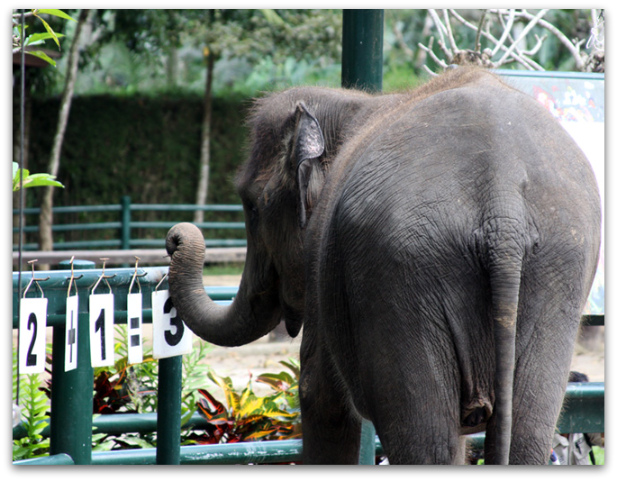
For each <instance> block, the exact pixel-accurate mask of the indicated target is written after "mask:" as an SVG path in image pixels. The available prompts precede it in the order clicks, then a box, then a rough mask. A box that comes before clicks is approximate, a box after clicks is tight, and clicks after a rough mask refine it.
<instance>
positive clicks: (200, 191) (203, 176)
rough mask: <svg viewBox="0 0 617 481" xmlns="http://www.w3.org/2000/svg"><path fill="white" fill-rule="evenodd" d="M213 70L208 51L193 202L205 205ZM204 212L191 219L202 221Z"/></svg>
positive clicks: (208, 168) (211, 57) (208, 171)
mask: <svg viewBox="0 0 617 481" xmlns="http://www.w3.org/2000/svg"><path fill="white" fill-rule="evenodd" d="M213 71H214V53H213V52H212V51H210V52H209V53H208V58H207V67H206V92H205V97H204V118H203V123H202V126H201V155H200V164H199V165H200V166H201V168H200V170H199V181H198V184H197V198H196V199H195V204H197V205H205V204H206V198H207V196H208V179H209V177H210V132H211V125H212V73H213ZM203 220H204V212H203V211H202V210H198V211H195V216H194V218H193V221H194V222H195V223H198V222H203Z"/></svg>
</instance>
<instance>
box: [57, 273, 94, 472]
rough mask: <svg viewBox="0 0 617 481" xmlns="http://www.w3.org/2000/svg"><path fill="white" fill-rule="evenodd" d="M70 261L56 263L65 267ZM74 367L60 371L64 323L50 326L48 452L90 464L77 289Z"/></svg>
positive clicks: (86, 345) (87, 366) (84, 315)
mask: <svg viewBox="0 0 617 481" xmlns="http://www.w3.org/2000/svg"><path fill="white" fill-rule="evenodd" d="M67 266H70V263H67V262H66V261H64V262H62V263H61V264H60V268H61V269H66V268H67ZM94 266H95V264H94V262H90V261H75V262H73V268H74V269H93V268H94ZM77 322H78V328H77V368H76V369H74V370H72V371H69V372H65V371H64V350H65V336H66V326H65V325H64V324H63V325H61V326H55V327H54V328H53V340H52V343H53V344H52V349H53V355H52V386H51V420H50V440H49V442H50V447H49V453H50V454H52V455H53V454H61V453H66V454H68V455H69V456H70V457H71V458H72V459H73V461H74V462H75V464H92V392H93V389H94V369H92V363H91V360H90V326H89V318H88V292H87V291H83V292H79V315H78V319H77Z"/></svg>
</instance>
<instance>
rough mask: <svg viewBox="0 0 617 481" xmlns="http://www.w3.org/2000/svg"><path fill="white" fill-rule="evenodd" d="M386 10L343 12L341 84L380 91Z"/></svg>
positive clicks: (365, 439) (365, 443)
mask: <svg viewBox="0 0 617 481" xmlns="http://www.w3.org/2000/svg"><path fill="white" fill-rule="evenodd" d="M383 24H384V11H383V10H343V58H342V64H343V65H342V72H341V84H342V86H343V87H344V88H357V89H362V90H365V91H367V92H380V91H381V87H382V79H383ZM359 464H375V427H374V426H373V424H372V423H371V422H369V421H366V420H363V421H362V438H361V443H360V457H359Z"/></svg>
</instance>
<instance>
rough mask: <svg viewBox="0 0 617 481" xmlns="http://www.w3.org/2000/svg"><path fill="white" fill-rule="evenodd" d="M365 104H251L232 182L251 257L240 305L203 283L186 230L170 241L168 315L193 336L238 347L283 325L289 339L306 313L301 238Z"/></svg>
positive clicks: (352, 100) (318, 92) (311, 92)
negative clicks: (241, 160)
mask: <svg viewBox="0 0 617 481" xmlns="http://www.w3.org/2000/svg"><path fill="white" fill-rule="evenodd" d="M367 98H370V97H368V96H367V95H366V94H363V93H360V92H352V91H349V92H346V93H342V92H341V91H338V90H330V89H319V88H297V89H290V90H287V91H285V92H281V93H278V94H272V95H270V96H267V97H265V98H262V99H259V100H257V101H256V102H255V105H254V108H253V110H252V111H251V114H250V117H249V126H250V128H251V146H250V155H249V158H248V159H247V161H246V162H245V164H244V165H243V166H242V168H241V169H240V171H239V173H238V176H237V178H236V188H237V191H238V193H239V195H240V197H241V199H242V204H243V208H244V215H245V225H246V238H247V254H246V262H245V267H244V272H243V274H242V280H241V282H240V287H239V290H238V294H237V297H236V298H235V299H234V301H233V302H232V303H231V304H230V305H229V306H219V305H217V304H215V303H214V302H213V301H212V300H211V299H210V298H209V297H208V296H207V295H206V293H205V291H204V288H203V281H202V272H203V264H204V260H205V244H204V239H203V237H202V235H201V232H200V231H199V229H198V228H197V227H196V226H194V225H192V224H187V223H182V224H178V225H176V226H174V227H173V228H172V229H171V230H170V231H169V233H168V234H167V240H166V247H167V252H168V253H169V254H170V255H171V265H170V268H169V289H170V295H171V298H172V300H173V303H174V306H175V307H176V309H177V310H178V314H179V315H180V317H181V318H182V319H183V320H184V322H185V323H186V324H187V326H188V327H189V328H190V329H191V330H192V331H193V332H194V333H195V334H196V335H198V336H199V337H201V338H203V339H205V340H207V341H208V342H212V343H214V344H217V345H222V346H238V345H243V344H246V343H249V342H252V341H253V340H255V339H258V338H259V337H261V336H263V335H265V334H267V333H268V332H269V331H270V330H272V329H273V328H274V327H275V326H276V325H277V324H278V323H279V322H280V321H281V320H284V321H285V323H286V327H287V331H288V333H289V334H290V335H291V336H292V337H295V336H296V335H297V334H298V332H299V330H300V328H301V325H302V316H303V311H304V296H305V293H304V275H305V265H304V262H305V261H304V252H303V237H304V232H305V227H306V225H307V223H308V221H309V220H310V218H311V212H312V210H313V209H314V208H315V206H316V204H317V203H318V201H319V195H320V192H321V190H322V188H323V185H324V183H325V181H326V177H327V175H328V170H329V164H330V162H332V160H333V159H334V158H335V154H336V151H337V149H338V147H339V145H340V143H341V142H342V140H341V139H342V138H343V136H344V135H345V131H346V129H348V128H352V127H351V126H352V124H353V119H354V117H356V116H357V115H358V113H359V112H360V111H361V109H362V105H363V104H364V102H365V101H366V99H367Z"/></svg>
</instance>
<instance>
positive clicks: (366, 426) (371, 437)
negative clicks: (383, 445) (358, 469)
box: [358, 419, 376, 466]
mask: <svg viewBox="0 0 617 481" xmlns="http://www.w3.org/2000/svg"><path fill="white" fill-rule="evenodd" d="M375 435H376V434H375V426H373V423H372V422H370V421H368V420H366V419H363V420H362V433H361V435H360V457H359V459H358V464H360V465H363V466H364V465H369V466H370V465H373V464H375Z"/></svg>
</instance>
